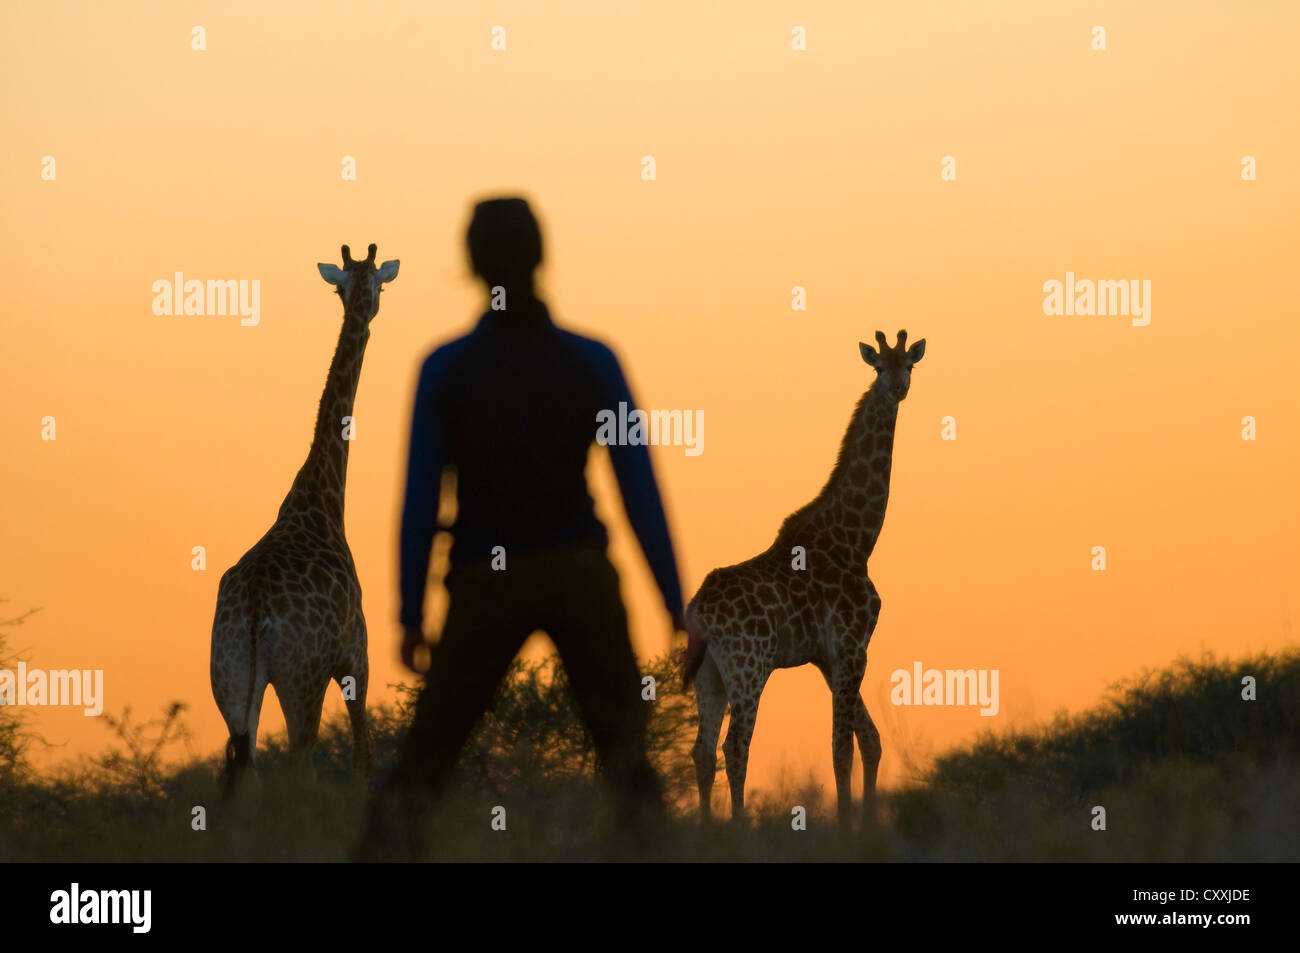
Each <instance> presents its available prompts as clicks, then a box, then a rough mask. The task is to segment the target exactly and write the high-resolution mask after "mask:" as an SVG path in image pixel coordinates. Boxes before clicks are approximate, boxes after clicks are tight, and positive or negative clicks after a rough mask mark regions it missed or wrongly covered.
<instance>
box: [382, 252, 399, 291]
mask: <svg viewBox="0 0 1300 953" xmlns="http://www.w3.org/2000/svg"><path fill="white" fill-rule="evenodd" d="M400 264H401V262H400V261H399V260H398V259H396V258H394V259H393V260H392V261H386V262H384V263H383V264H382V265H380V266H379V283H380V284H381V285H382V284H383V283H384V282H386V281H392V280H393V279H394V278H396V277H397V266H398V265H400Z"/></svg>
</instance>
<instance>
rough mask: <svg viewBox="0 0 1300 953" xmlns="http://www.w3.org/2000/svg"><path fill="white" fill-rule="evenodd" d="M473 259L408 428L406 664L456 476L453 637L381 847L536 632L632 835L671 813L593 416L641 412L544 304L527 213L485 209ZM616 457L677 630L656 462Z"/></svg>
mask: <svg viewBox="0 0 1300 953" xmlns="http://www.w3.org/2000/svg"><path fill="white" fill-rule="evenodd" d="M468 245H469V257H470V263H471V265H472V267H473V269H474V273H475V274H476V275H477V276H478V277H479V278H481V279H482V280H483V283H484V284H485V286H486V287H487V289H488V301H489V307H488V310H487V311H485V312H484V313H483V315H482V317H480V318H479V320H478V323H477V325H475V327H474V329H473V330H472V331H471V332H470V333H468V334H466V335H464V336H463V337H459V338H456V339H455V340H452V341H450V342H449V343H447V344H444V345H443V346H441V347H439V348H437V349H436V350H435V351H434V352H433V353H432V354H431V355H430V356H429V357H428V359H427V360H426V361H425V362H424V366H423V368H422V370H421V372H420V378H419V384H418V387H417V389H416V396H415V410H414V416H413V420H412V425H411V447H410V464H409V469H408V471H407V481H406V502H405V507H404V509H403V513H402V531H401V616H400V619H401V623H402V626H403V628H404V632H405V635H404V638H403V642H402V660H403V662H404V663H405V664H406V665H407V667H408V668H411V669H412V671H417V669H416V667H415V661H416V660H415V655H416V652H417V650H418V649H419V648H420V646H422V645H424V644H425V640H424V630H423V603H424V595H425V583H426V579H427V576H428V570H429V560H430V550H431V546H432V542H433V537H434V535H435V533H436V532H437V530H438V519H437V516H438V509H439V507H438V502H439V499H438V498H439V490H440V486H441V479H442V472H443V469H444V467H454V468H455V471H456V502H457V512H456V518H455V521H454V523H453V524H452V525H451V527H450V530H451V533H452V537H453V545H452V549H451V553H450V564H451V566H450V569H449V571H448V573H447V578H446V580H445V583H446V586H447V592H448V595H449V597H450V606H449V609H448V613H447V619H446V624H445V625H444V627H443V632H442V636H441V638H440V639H439V640H438V641H437V643H436V644H434V645H432V646H431V648H430V664H429V669H428V671H427V673H426V675H425V686H424V689H423V690H422V691H421V693H420V696H419V699H418V701H417V703H416V706H415V717H414V721H413V722H412V724H411V728H410V731H409V733H408V734H407V736H406V738H405V741H404V743H403V744H402V747H401V749H400V751H399V754H398V760H397V764H396V766H395V768H394V770H393V774H392V775H391V778H390V781H389V782H388V788H387V790H386V796H385V797H381V798H380V799H377V800H376V802H375V805H374V807H373V810H372V817H371V830H370V832H369V834H368V842H369V843H370V844H371V845H372V846H376V847H377V843H376V842H377V841H378V840H383V841H384V842H385V843H386V845H387V848H388V849H389V850H391V849H392V848H393V847H395V846H397V843H398V842H400V839H401V838H400V836H399V837H395V836H394V827H395V826H398V825H400V823H401V821H400V819H399V818H398V817H396V816H394V815H396V814H400V813H402V811H401V809H400V808H396V807H395V804H396V803H397V802H398V801H402V802H404V803H408V804H409V803H410V802H411V801H412V799H413V798H419V799H424V798H425V797H426V796H434V797H436V795H437V794H438V793H439V791H440V789H441V788H442V786H443V785H444V783H445V782H446V780H447V778H448V776H449V775H450V774H451V772H452V769H453V767H454V765H455V761H456V759H457V757H458V755H459V753H460V751H461V748H462V746H463V745H464V743H465V741H466V740H467V738H468V737H469V734H470V732H471V731H472V730H473V728H474V726H475V724H476V722H477V721H478V719H479V718H480V716H481V715H482V714H483V713H484V711H485V710H486V709H487V707H488V706H489V705H490V704H491V702H492V699H493V696H494V693H495V690H496V689H497V687H498V685H499V684H500V683H501V680H502V679H503V677H504V676H505V675H506V673H507V671H508V670H509V668H510V665H511V663H512V662H513V660H514V658H515V656H516V655H517V654H518V652H519V649H520V647H521V646H522V645H523V643H524V641H525V640H526V639H527V638H528V636H529V635H530V634H531V633H532V632H534V631H536V630H539V629H540V630H542V631H545V632H546V633H547V635H548V636H550V638H551V641H552V642H554V644H555V647H556V649H557V651H558V653H559V656H560V661H561V663H562V664H563V666H564V670H565V673H566V674H567V676H568V680H569V684H570V686H571V688H572V692H573V698H574V702H575V703H576V708H577V711H578V713H579V715H580V716H581V718H582V721H583V722H584V724H585V725H586V727H587V730H588V731H589V733H590V736H591V739H592V741H593V742H594V744H595V747H596V752H597V757H598V760H599V763H600V764H601V766H602V769H603V773H604V776H605V778H606V780H607V781H608V782H609V783H610V785H611V787H612V789H613V791H614V793H615V795H616V798H617V803H618V806H619V811H620V816H621V818H623V819H624V820H625V821H626V822H627V823H629V824H635V823H639V821H640V820H641V819H645V818H646V817H647V815H649V816H652V817H653V816H658V814H660V813H661V812H662V809H663V800H662V793H661V787H660V782H659V779H658V777H657V776H656V774H655V772H654V770H653V769H652V768H651V766H650V763H649V761H648V759H647V757H646V750H645V728H646V714H647V704H646V702H645V701H644V700H643V699H642V697H641V680H640V673H639V672H638V669H637V663H636V657H635V655H634V654H633V651H632V645H631V641H630V640H629V638H628V630H627V614H626V611H625V609H624V607H623V603H622V600H621V598H620V596H619V588H618V575H617V573H616V572H615V570H614V567H613V566H612V565H611V564H610V562H609V560H608V559H607V558H606V556H605V548H606V545H607V543H608V536H607V534H606V531H605V527H604V526H603V525H602V524H601V522H600V520H598V519H597V518H596V515H595V510H594V505H593V502H592V498H591V496H590V494H589V493H588V490H587V482H586V476H585V467H586V463H587V456H588V452H589V450H590V447H591V444H592V443H593V442H594V440H595V435H596V429H597V413H598V412H599V411H601V410H605V409H609V410H613V411H615V412H617V410H618V405H619V402H620V401H623V402H625V403H626V404H627V405H628V407H635V406H636V404H635V403H634V401H633V400H632V397H631V395H630V393H629V392H628V387H627V384H626V382H625V381H624V379H623V372H622V370H621V368H620V367H619V363H618V361H617V359H616V358H615V357H614V354H613V353H612V352H611V351H610V350H609V348H607V347H606V346H605V345H603V344H601V343H599V342H598V341H594V340H591V339H589V338H585V337H582V336H580V335H577V334H574V333H573V332H571V331H565V330H562V329H561V328H559V327H557V326H556V325H555V324H554V323H553V322H552V320H551V316H550V312H549V311H548V309H547V307H546V305H545V304H544V303H543V302H542V301H541V300H540V299H539V298H538V297H537V294H536V289H535V286H534V281H533V274H534V271H535V270H536V268H537V266H538V265H539V264H540V263H541V261H542V237H541V231H540V229H539V228H538V225H537V220H536V219H535V218H534V217H533V213H532V211H531V210H530V209H529V207H528V203H527V202H525V201H524V200H523V199H518V198H506V199H493V200H490V201H485V202H480V203H479V204H478V205H477V206H476V207H475V209H474V216H473V219H472V221H471V222H470V226H469V234H468ZM609 451H610V458H611V460H612V462H613V465H614V472H615V474H616V476H617V478H618V484H619V488H620V491H621V492H622V496H623V500H624V504H625V506H626V508H627V513H628V517H629V519H630V522H631V524H632V527H633V529H634V530H635V532H636V534H637V537H638V539H639V540H640V542H641V546H642V548H643V550H644V551H645V554H646V557H647V559H648V561H649V563H650V567H651V569H652V571H653V573H654V577H655V580H656V582H657V583H658V586H659V590H660V592H661V593H662V595H663V599H664V603H665V604H666V606H667V608H668V610H669V613H670V614H671V617H672V620H673V624H674V627H675V628H677V629H681V628H683V627H684V626H683V624H682V594H681V587H680V581H679V578H678V575H677V565H676V561H675V559H674V556H673V547H672V541H671V539H670V538H669V535H668V526H667V521H666V520H665V518H664V512H663V506H662V504H661V502H660V499H659V491H658V489H657V487H656V485H655V479H654V472H653V470H652V469H651V466H650V456H649V453H648V451H647V449H646V447H645V446H643V445H642V446H611V447H610V448H609ZM496 547H501V549H496ZM494 553H495V554H496V555H495V559H496V566H497V567H498V568H493V561H494ZM502 559H504V567H505V568H504V569H502V568H500V566H501V565H502ZM394 795H396V797H394ZM385 805H387V806H385ZM484 817H485V818H486V817H487V815H486V814H484ZM485 823H486V821H485ZM381 831H383V832H386V833H382V835H381Z"/></svg>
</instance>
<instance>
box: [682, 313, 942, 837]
mask: <svg viewBox="0 0 1300 953" xmlns="http://www.w3.org/2000/svg"><path fill="white" fill-rule="evenodd" d="M876 341H877V342H878V343H879V345H880V351H879V352H877V351H876V350H875V349H873V348H872V347H871V346H870V345H868V344H859V345H858V347H859V350H860V352H861V354H862V359H863V360H864V361H866V362H867V364H869V365H870V366H871V367H873V368H875V371H876V379H875V381H874V382H873V383H872V385H871V388H870V389H869V390H868V391H867V392H866V393H865V394H863V395H862V399H861V400H859V401H858V404H857V407H856V409H855V410H854V411H853V417H852V418H851V419H850V421H849V426H848V431H847V432H846V433H845V435H844V440H843V442H842V444H841V445H840V454H839V459H838V460H837V461H836V463H835V469H834V470H833V471H832V473H831V476H830V479H829V480H828V481H827V483H826V486H825V487H824V488H823V489H822V491H821V493H819V494H818V495H817V498H816V499H814V500H813V501H812V502H811V503H809V504H808V505H806V506H804V507H803V508H802V509H800V510H797V511H796V512H794V513H793V514H792V515H790V516H789V517H788V518H787V519H786V521H785V522H784V523H782V524H781V529H780V531H779V532H778V533H777V536H776V540H775V541H774V542H773V543H772V545H771V546H770V547H768V549H767V550H766V551H765V552H763V553H760V554H759V555H757V556H755V557H753V558H752V559H749V560H747V561H745V562H743V563H738V564H737V565H735V566H727V567H726V568H723V569H715V570H713V572H711V573H709V575H708V576H706V577H705V579H704V582H703V584H701V586H700V590H699V592H697V593H696V594H695V597H694V598H693V599H692V600H691V602H690V604H689V605H688V606H687V607H686V628H687V635H688V642H687V647H686V658H685V663H684V677H685V683H686V684H687V685H688V686H689V685H690V683H691V681H692V680H694V681H695V699H696V704H697V706H698V708H699V716H700V723H699V733H698V736H697V738H696V741H695V747H694V749H693V751H692V756H693V757H694V760H695V777H696V783H697V785H698V787H699V792H700V813H701V815H702V817H703V819H704V820H705V822H706V823H707V822H708V821H709V820H710V819H711V807H710V797H711V794H712V791H713V779H714V776H715V774H716V773H717V763H718V758H717V747H718V734H719V733H720V732H721V730H722V718H723V716H724V715H725V714H726V713H727V708H728V706H730V708H731V724H730V726H729V727H728V728H727V738H726V741H725V742H723V754H724V755H725V756H726V764H727V780H728V781H729V782H730V785H731V814H732V817H733V819H736V820H740V819H743V817H744V814H745V771H746V768H747V766H748V762H749V742H750V738H751V737H752V735H753V732H754V720H755V718H756V716H757V715H758V701H759V696H760V695H762V693H763V688H764V686H765V685H766V684H767V680H768V678H769V677H770V676H771V674H772V672H773V670H775V669H778V668H795V667H797V666H800V665H805V664H807V663H812V664H813V665H816V666H817V668H818V669H819V670H820V671H821V673H822V677H823V678H825V679H826V684H827V685H828V686H830V689H831V700H832V709H831V711H832V721H833V726H832V729H831V753H832V757H833V761H834V766H835V791H836V795H837V800H838V802H839V805H838V806H839V820H840V824H841V825H843V826H845V827H847V826H848V825H849V824H850V823H851V820H850V814H851V810H852V804H853V795H852V785H851V777H850V775H851V772H852V768H853V738H854V736H855V735H856V736H857V739H858V748H859V750H860V751H861V754H862V813H863V818H864V820H867V819H869V818H870V816H871V814H872V811H873V804H874V798H875V791H876V769H877V767H878V765H879V763H880V734H879V732H877V731H876V726H875V725H874V724H873V723H872V721H871V716H870V715H869V714H868V713H867V706H866V704H865V703H864V702H863V701H862V696H861V694H860V688H861V684H862V676H863V674H864V672H865V671H866V665H867V643H868V642H870V641H871V634H872V632H874V631H875V628H876V621H877V619H878V617H879V615H880V595H879V593H877V592H876V587H875V586H873V585H872V584H871V580H870V579H869V578H868V577H867V558H868V557H869V556H870V555H871V551H872V549H873V548H874V547H875V545H876V538H877V536H879V534H880V527H881V525H882V523H883V522H884V518H885V504H886V503H887V502H888V499H889V471H890V466H891V463H892V460H893V448H894V427H895V424H896V423H897V420H898V404H899V401H901V400H902V399H903V398H904V397H906V396H907V391H908V388H909V387H910V386H911V381H912V365H914V364H915V363H916V362H917V361H919V360H920V359H921V356H922V355H923V354H924V353H925V341H924V340H921V341H917V342H916V343H915V344H913V345H912V346H911V347H910V348H908V347H907V346H906V345H907V332H906V331H899V332H898V343H897V345H896V346H895V347H889V346H888V342H887V341H886V339H885V335H884V334H883V333H881V332H880V331H877V332H876Z"/></svg>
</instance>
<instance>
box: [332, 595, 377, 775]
mask: <svg viewBox="0 0 1300 953" xmlns="http://www.w3.org/2000/svg"><path fill="white" fill-rule="evenodd" d="M357 628H358V636H357V641H356V642H355V643H354V644H353V659H352V663H351V664H350V665H348V666H347V670H346V671H343V672H340V673H339V675H337V676H335V681H337V682H338V683H339V687H340V688H343V679H344V678H347V677H348V676H349V675H350V676H352V679H353V682H352V684H351V690H350V691H344V693H343V702H344V704H346V705H347V706H348V719H349V720H350V721H351V722H352V767H353V769H354V770H355V771H356V773H357V775H358V776H360V777H362V778H368V777H369V776H370V766H371V760H372V758H373V756H374V748H373V746H372V744H371V740H370V721H369V719H368V718H367V716H366V689H367V687H368V686H369V683H370V659H369V658H368V656H367V654H366V623H365V620H364V619H363V620H361V622H360V624H359V625H358V627H357Z"/></svg>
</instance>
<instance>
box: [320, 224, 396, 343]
mask: <svg viewBox="0 0 1300 953" xmlns="http://www.w3.org/2000/svg"><path fill="white" fill-rule="evenodd" d="M376 251H377V248H376V246H375V245H373V244H372V245H371V246H370V254H369V255H367V256H366V257H365V259H363V260H362V261H353V260H352V252H351V250H350V249H349V248H348V246H347V245H344V246H343V267H342V268H338V267H336V266H334V265H327V264H324V263H321V264H318V265H317V266H316V267H317V268H319V269H320V276H321V277H322V278H324V279H325V280H326V281H328V282H329V283H330V284H332V285H333V286H334V288H335V290H336V291H338V293H339V297H340V298H342V299H343V307H344V309H345V310H344V315H345V316H348V315H355V316H357V317H359V318H360V319H361V320H362V321H364V322H366V323H367V324H369V323H370V321H371V319H373V318H374V316H375V315H376V314H377V313H378V312H379V292H380V291H381V290H382V288H383V284H384V283H385V282H387V281H392V280H393V279H394V278H396V277H397V266H398V264H399V262H398V260H397V259H396V258H394V259H393V260H392V261H386V262H384V263H383V264H382V265H380V266H379V267H378V268H376V267H375V252H376Z"/></svg>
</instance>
